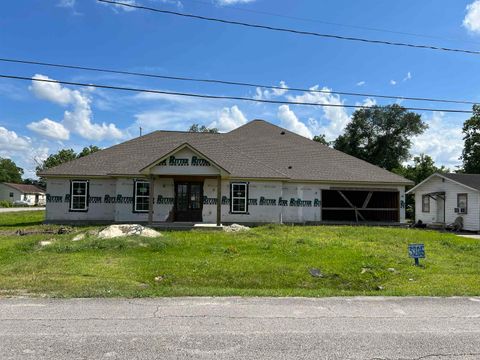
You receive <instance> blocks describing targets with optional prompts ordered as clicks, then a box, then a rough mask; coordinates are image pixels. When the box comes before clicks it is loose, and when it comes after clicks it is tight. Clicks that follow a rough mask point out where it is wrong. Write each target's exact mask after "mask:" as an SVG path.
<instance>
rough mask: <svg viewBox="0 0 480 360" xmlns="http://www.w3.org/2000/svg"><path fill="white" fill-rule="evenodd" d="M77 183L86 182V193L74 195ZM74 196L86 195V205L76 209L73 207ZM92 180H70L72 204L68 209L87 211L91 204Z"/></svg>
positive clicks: (71, 210)
mask: <svg viewBox="0 0 480 360" xmlns="http://www.w3.org/2000/svg"><path fill="white" fill-rule="evenodd" d="M75 183H84V184H85V195H74V194H73V184H75ZM74 196H78V197H85V207H84V208H83V209H74V208H73V198H74ZM89 199H90V182H89V181H88V180H70V204H69V207H68V211H70V212H87V211H88V207H89V205H90V202H89Z"/></svg>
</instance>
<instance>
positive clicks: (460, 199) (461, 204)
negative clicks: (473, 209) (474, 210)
mask: <svg viewBox="0 0 480 360" xmlns="http://www.w3.org/2000/svg"><path fill="white" fill-rule="evenodd" d="M457 207H458V208H459V209H465V210H464V211H461V212H462V213H464V214H466V213H467V208H468V194H457Z"/></svg>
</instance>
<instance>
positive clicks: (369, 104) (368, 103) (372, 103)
mask: <svg viewBox="0 0 480 360" xmlns="http://www.w3.org/2000/svg"><path fill="white" fill-rule="evenodd" d="M355 105H356V106H366V107H372V106H375V105H377V101H376V100H375V99H372V98H366V99H365V100H363V101H362V102H356V103H355Z"/></svg>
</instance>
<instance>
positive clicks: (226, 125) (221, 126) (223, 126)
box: [208, 105, 248, 132]
mask: <svg viewBox="0 0 480 360" xmlns="http://www.w3.org/2000/svg"><path fill="white" fill-rule="evenodd" d="M217 116H218V119H217V120H215V121H213V122H212V123H210V125H208V127H210V128H217V129H218V130H219V131H220V132H228V131H231V130H233V129H236V128H238V127H239V126H242V125H244V124H246V123H247V121H248V120H247V118H246V117H245V115H243V113H242V112H241V111H240V109H239V108H238V106H237V105H234V106H232V107H231V108H228V107H226V108H223V109H222V110H221V111H220V113H219V114H218V115H217Z"/></svg>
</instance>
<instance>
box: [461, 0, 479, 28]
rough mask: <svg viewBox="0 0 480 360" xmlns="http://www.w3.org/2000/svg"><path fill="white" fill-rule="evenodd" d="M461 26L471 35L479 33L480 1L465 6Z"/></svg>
mask: <svg viewBox="0 0 480 360" xmlns="http://www.w3.org/2000/svg"><path fill="white" fill-rule="evenodd" d="M463 26H464V27H465V28H466V29H467V30H469V31H471V32H473V33H480V0H476V1H474V2H472V3H471V4H469V5H467V14H466V15H465V18H464V19H463Z"/></svg>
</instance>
